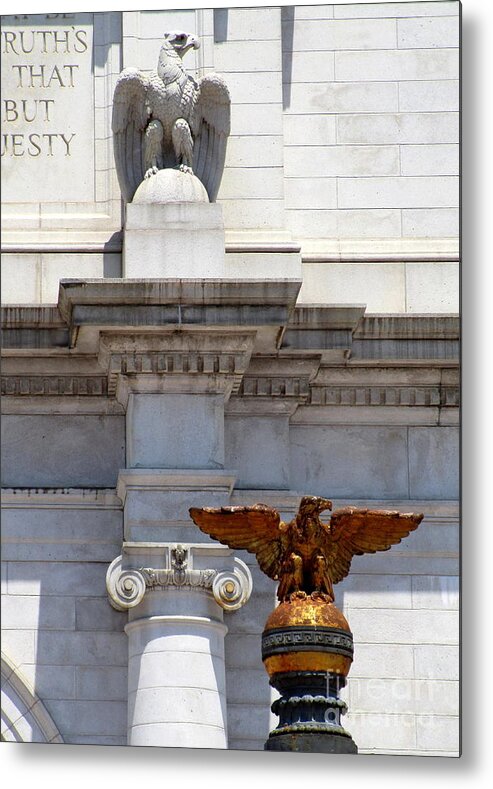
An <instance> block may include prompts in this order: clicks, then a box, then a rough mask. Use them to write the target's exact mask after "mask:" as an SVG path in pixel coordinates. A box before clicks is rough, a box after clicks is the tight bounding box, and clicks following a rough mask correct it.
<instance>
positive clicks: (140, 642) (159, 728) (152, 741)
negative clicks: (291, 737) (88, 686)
mask: <svg viewBox="0 0 493 789" xmlns="http://www.w3.org/2000/svg"><path fill="white" fill-rule="evenodd" d="M251 588H252V582H251V575H250V571H249V570H248V568H247V566H246V565H245V564H244V563H243V562H242V561H241V560H239V559H236V558H235V557H233V556H232V552H231V551H230V550H229V549H228V548H225V547H224V546H221V545H219V544H212V545H207V544H205V545H204V544H198V543H196V544H191V543H188V544H170V543H124V546H123V553H122V556H119V557H117V559H115V560H114V561H113V562H112V564H111V565H110V567H109V569H108V574H107V589H108V594H109V597H110V602H111V604H112V605H113V606H114V607H115V608H116V609H118V610H120V611H123V610H128V612H129V619H128V623H127V625H126V626H125V632H126V633H127V635H128V649H129V652H128V655H129V662H128V743H129V745H154V746H161V747H193V748H227V721H226V692H225V669H224V636H225V635H226V632H227V627H226V625H225V624H224V622H223V612H224V611H234V610H237V609H238V608H240V607H241V606H242V605H243V604H244V603H245V602H246V601H247V600H248V598H249V596H250V593H251Z"/></svg>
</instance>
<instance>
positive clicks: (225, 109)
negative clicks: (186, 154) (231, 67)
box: [192, 74, 231, 203]
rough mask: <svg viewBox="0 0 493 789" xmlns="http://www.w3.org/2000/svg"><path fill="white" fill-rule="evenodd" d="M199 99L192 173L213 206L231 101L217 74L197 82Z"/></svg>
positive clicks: (229, 120) (195, 119)
mask: <svg viewBox="0 0 493 789" xmlns="http://www.w3.org/2000/svg"><path fill="white" fill-rule="evenodd" d="M198 89H199V96H198V100H197V103H196V105H195V108H194V113H193V118H192V132H193V136H194V146H193V172H194V173H195V175H196V176H197V178H199V179H200V181H202V183H203V184H204V186H205V188H206V190H207V194H208V195H209V200H210V201H211V203H213V202H214V201H215V199H216V197H217V193H218V191H219V185H220V183H221V177H222V173H223V168H224V160H225V158H226V143H227V139H228V135H229V131H230V126H231V109H230V108H231V99H230V96H229V90H228V87H227V85H226V83H225V82H224V80H223V79H222V78H221V77H220V76H219V75H218V74H206V76H205V77H202V79H200V80H199V81H198Z"/></svg>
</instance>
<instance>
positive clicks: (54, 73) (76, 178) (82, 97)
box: [1, 13, 95, 203]
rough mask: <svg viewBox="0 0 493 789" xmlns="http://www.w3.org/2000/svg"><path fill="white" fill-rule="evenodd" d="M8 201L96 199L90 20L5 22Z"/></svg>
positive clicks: (42, 17)
mask: <svg viewBox="0 0 493 789" xmlns="http://www.w3.org/2000/svg"><path fill="white" fill-rule="evenodd" d="M1 59H2V89H1V121H2V134H1V162H2V168H1V170H2V201H3V203H19V202H20V203H32V202H38V203H49V202H56V203H60V202H78V203H80V202H86V201H87V202H89V201H93V200H94V180H95V178H94V79H93V77H94V74H93V72H94V68H93V14H87V13H73V14H36V15H29V16H26V15H19V16H13V15H12V16H4V17H2V30H1Z"/></svg>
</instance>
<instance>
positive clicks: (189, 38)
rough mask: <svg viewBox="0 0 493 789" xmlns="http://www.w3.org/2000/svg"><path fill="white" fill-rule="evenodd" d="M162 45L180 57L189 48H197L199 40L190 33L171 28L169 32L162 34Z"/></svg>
mask: <svg viewBox="0 0 493 789" xmlns="http://www.w3.org/2000/svg"><path fill="white" fill-rule="evenodd" d="M164 46H165V47H166V49H167V50H168V51H169V50H174V51H175V52H176V53H177V55H179V56H180V57H181V58H182V57H183V56H184V55H186V53H187V52H188V50H189V49H199V47H200V41H199V40H198V38H197V37H196V36H193V35H192V34H191V33H184V32H183V31H181V30H172V31H171V32H170V33H165V34H164Z"/></svg>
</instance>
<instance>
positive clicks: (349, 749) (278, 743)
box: [264, 732, 358, 754]
mask: <svg viewBox="0 0 493 789" xmlns="http://www.w3.org/2000/svg"><path fill="white" fill-rule="evenodd" d="M264 751H299V752H302V753H353V754H354V753H358V748H357V745H356V743H355V742H354V740H353V739H352V738H351V737H347V736H344V735H341V734H327V733H325V732H285V733H283V734H275V735H274V734H271V735H270V736H269V739H268V740H267V741H266V743H265V745H264Z"/></svg>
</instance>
